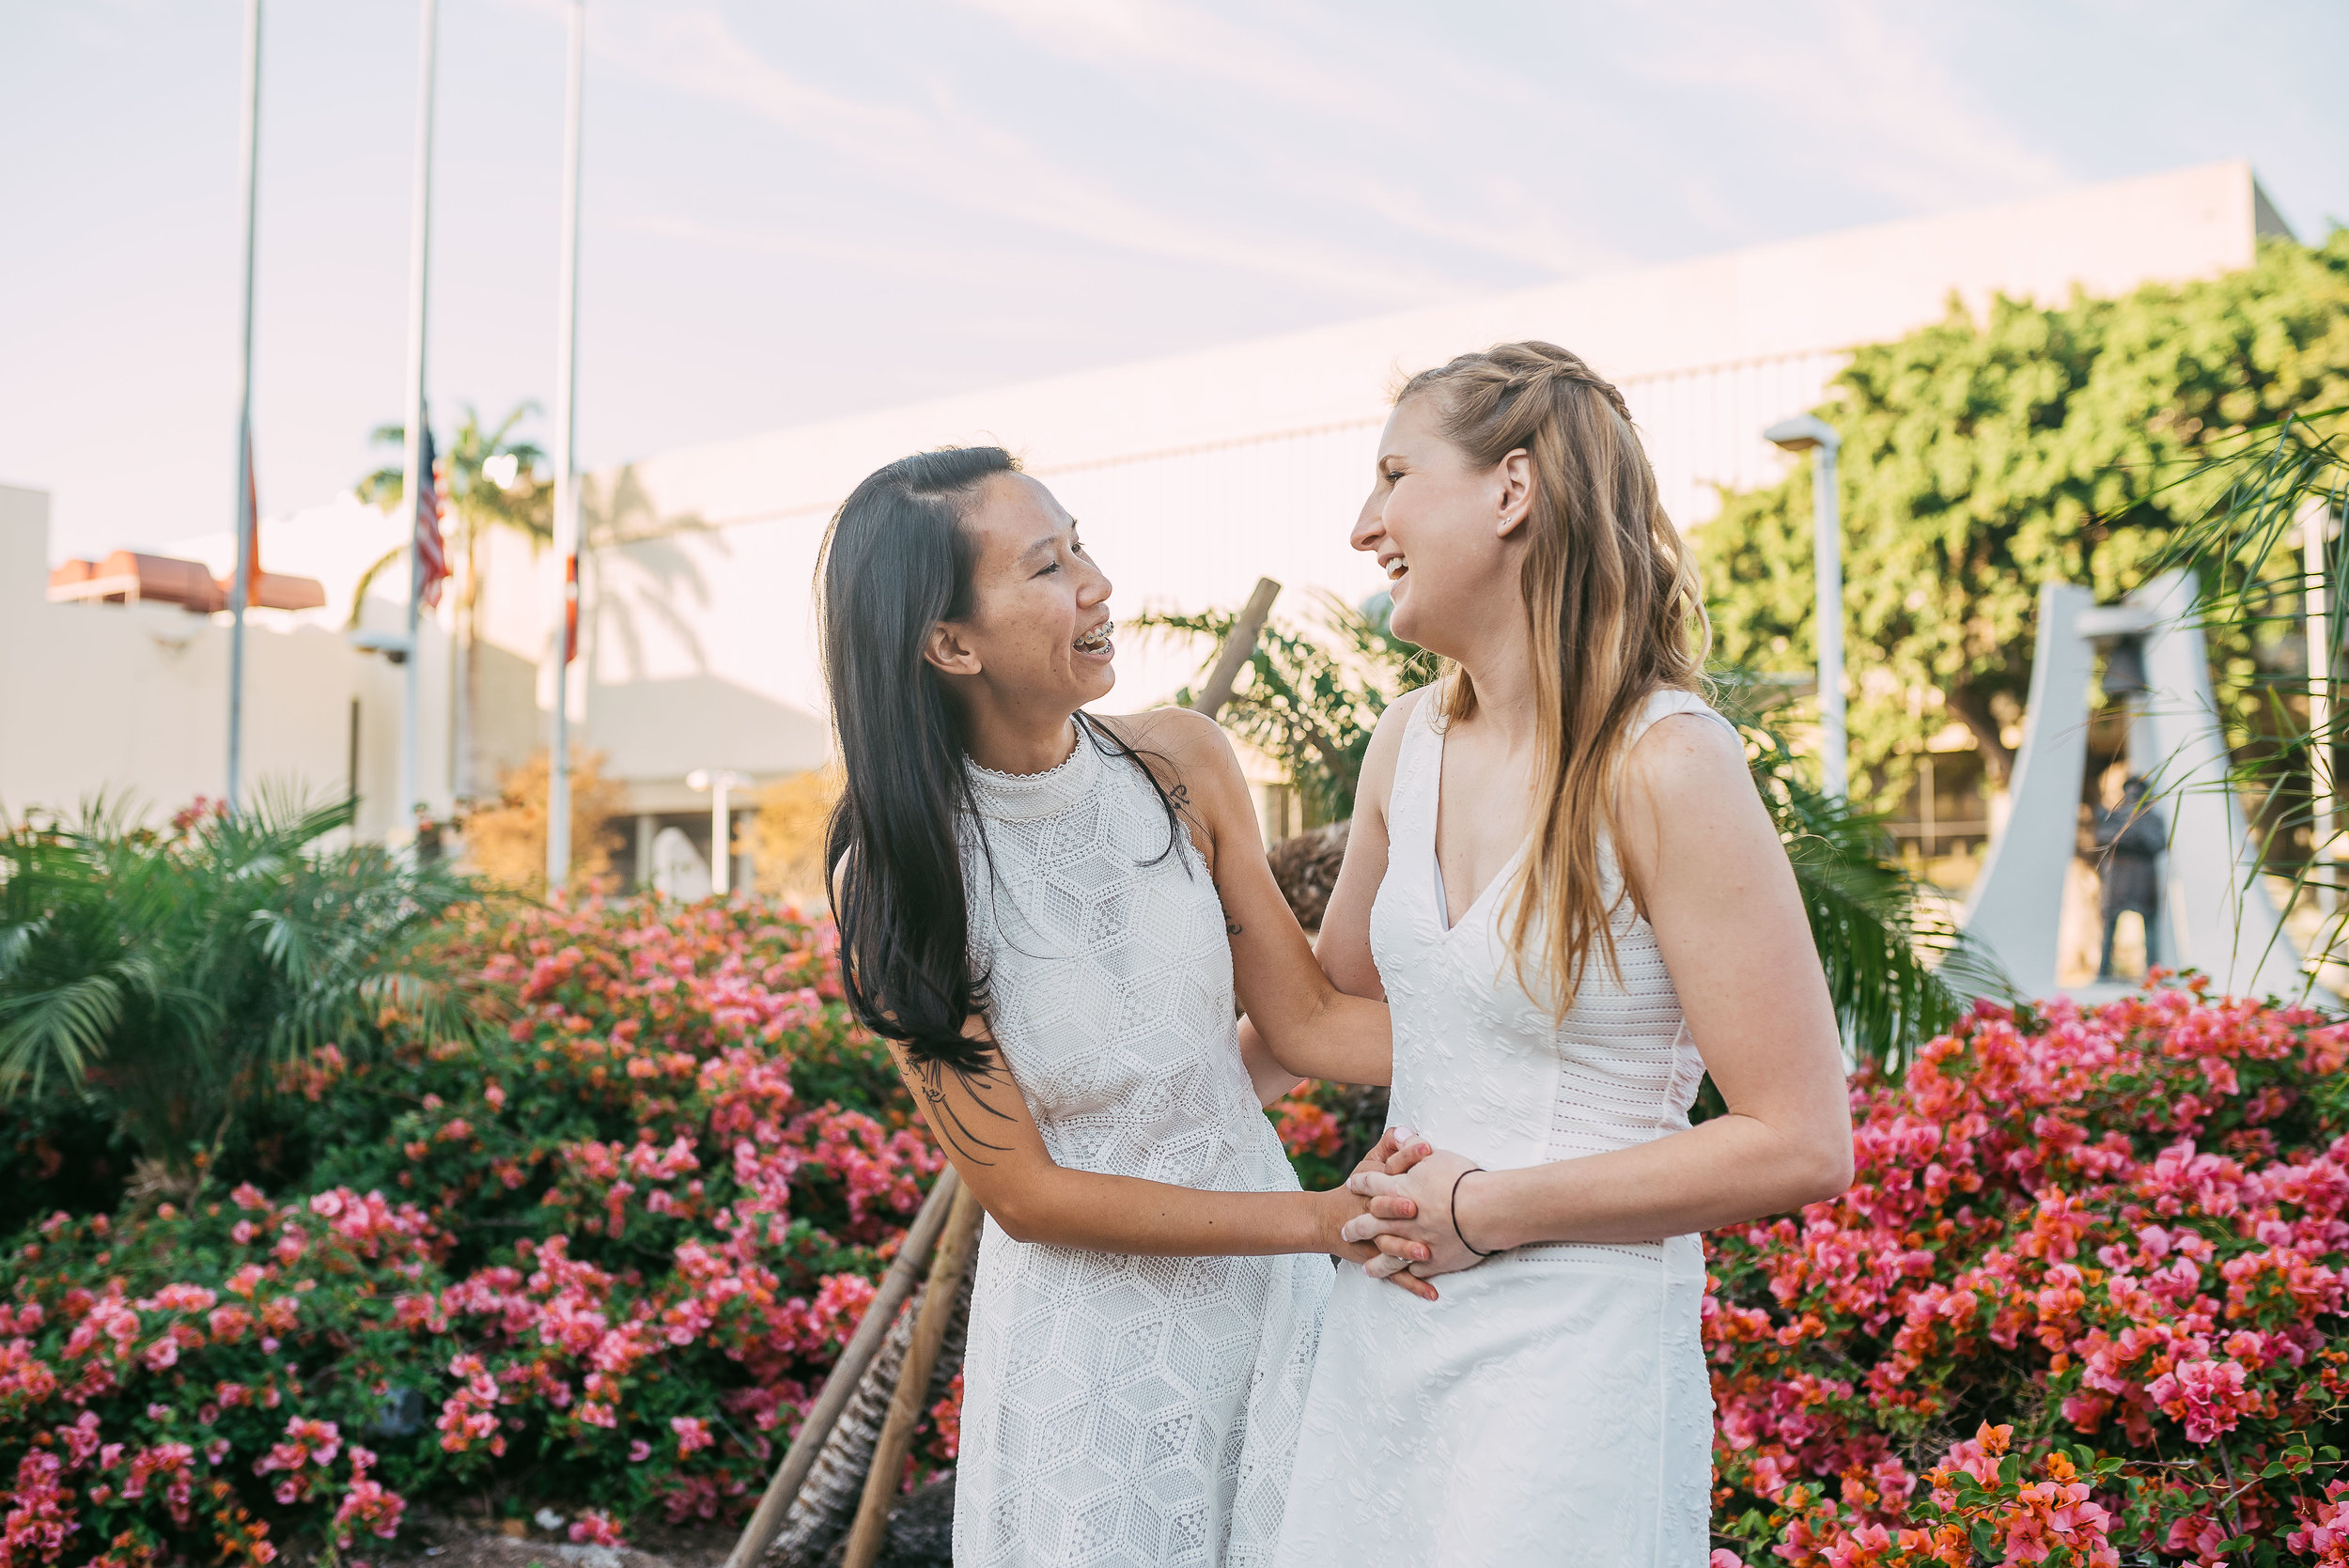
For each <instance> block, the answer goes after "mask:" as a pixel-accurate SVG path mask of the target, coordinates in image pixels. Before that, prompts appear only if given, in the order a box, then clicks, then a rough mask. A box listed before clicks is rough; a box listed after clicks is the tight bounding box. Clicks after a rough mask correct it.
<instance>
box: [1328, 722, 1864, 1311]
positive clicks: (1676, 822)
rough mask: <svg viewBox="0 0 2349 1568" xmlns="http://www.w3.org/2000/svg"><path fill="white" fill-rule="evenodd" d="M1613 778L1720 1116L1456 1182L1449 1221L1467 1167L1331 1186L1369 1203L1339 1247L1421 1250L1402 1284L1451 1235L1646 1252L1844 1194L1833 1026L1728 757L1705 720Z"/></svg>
mask: <svg viewBox="0 0 2349 1568" xmlns="http://www.w3.org/2000/svg"><path fill="white" fill-rule="evenodd" d="M1627 774H1628V776H1627V778H1626V791H1625V793H1626V800H1625V810H1624V812H1623V823H1622V834H1621V852H1622V854H1623V856H1624V860H1625V863H1626V869H1628V870H1629V872H1630V873H1631V876H1632V878H1633V883H1634V885H1635V886H1636V887H1638V888H1639V889H1640V890H1641V894H1642V900H1641V902H1642V905H1643V908H1644V912H1645V914H1646V915H1647V918H1648V921H1649V923H1650V924H1652V925H1653V926H1654V927H1655V931H1656V939H1657V945H1658V947H1659V948H1660V949H1661V950H1662V953H1663V957H1664V962H1665V965H1666V967H1667V968H1668V969H1669V970H1671V972H1672V980H1673V984H1674V986H1676V987H1677V989H1678V991H1679V993H1680V1002H1681V1008H1682V1011H1683V1013H1684V1015H1685V1016H1686V1017H1687V1019H1688V1030H1689V1032H1690V1034H1691V1036H1692V1037H1693V1038H1694V1039H1695V1040H1696V1041H1697V1042H1698V1044H1699V1046H1700V1047H1701V1048H1702V1049H1703V1053H1704V1060H1705V1064H1706V1066H1707V1068H1708V1069H1709V1070H1710V1072H1711V1074H1712V1077H1713V1082H1714V1085H1715V1087H1716V1088H1718V1089H1719V1091H1720V1093H1721V1095H1722V1098H1723V1099H1724V1100H1725V1101H1726V1102H1727V1103H1728V1107H1729V1109H1728V1111H1727V1113H1726V1114H1724V1115H1721V1116H1717V1117H1715V1118H1713V1119H1712V1120H1710V1121H1707V1122H1705V1123H1703V1124H1702V1125H1701V1126H1696V1127H1694V1128H1691V1129H1690V1130H1688V1131H1687V1132H1681V1133H1674V1134H1672V1135H1671V1136H1670V1137H1666V1138H1659V1139H1657V1140H1655V1141H1651V1142H1647V1143H1641V1144H1636V1145H1633V1146H1631V1147H1629V1148H1625V1149H1618V1150H1613V1151H1610V1152H1609V1153H1606V1154H1601V1155H1590V1156H1585V1157H1581V1158H1579V1159H1569V1160H1559V1161H1554V1162H1552V1163H1549V1164H1545V1165H1537V1166H1532V1167H1528V1168H1525V1169H1522V1170H1514V1171H1491V1172H1485V1173H1483V1174H1481V1175H1475V1174H1471V1175H1470V1176H1469V1177H1468V1178H1467V1180H1466V1181H1465V1182H1464V1183H1461V1184H1459V1186H1458V1188H1457V1194H1456V1198H1457V1202H1456V1207H1455V1203H1454V1202H1453V1194H1452V1192H1451V1191H1450V1190H1449V1188H1451V1186H1452V1184H1453V1183H1454V1182H1455V1181H1456V1180H1457V1178H1458V1174H1459V1172H1460V1171H1461V1170H1463V1169H1465V1168H1468V1166H1469V1162H1467V1161H1465V1160H1462V1159H1460V1158H1459V1157H1457V1156H1456V1155H1444V1154H1438V1155H1435V1156H1433V1157H1429V1158H1426V1159H1424V1160H1423V1161H1421V1162H1420V1163H1419V1164H1418V1165H1417V1166H1416V1167H1415V1168H1414V1169H1412V1170H1411V1171H1410V1172H1407V1173H1405V1174H1403V1175H1399V1176H1397V1175H1388V1174H1382V1173H1377V1172H1358V1173H1357V1174H1356V1176H1355V1177H1354V1178H1353V1179H1352V1181H1351V1183H1350V1184H1349V1185H1351V1186H1353V1187H1354V1188H1355V1190H1356V1191H1357V1193H1358V1194H1360V1195H1361V1196H1365V1197H1368V1198H1370V1199H1371V1200H1372V1206H1371V1215H1370V1217H1369V1218H1367V1219H1361V1220H1357V1221H1354V1222H1352V1223H1351V1224H1349V1225H1348V1226H1347V1228H1346V1229H1347V1234H1348V1235H1349V1237H1351V1238H1358V1239H1364V1240H1368V1239H1373V1238H1375V1237H1377V1236H1381V1235H1383V1236H1386V1237H1390V1238H1392V1239H1394V1240H1398V1241H1406V1242H1410V1243H1413V1244H1417V1245H1421V1246H1424V1247H1426V1248H1428V1250H1429V1251H1430V1257H1429V1259H1428V1260H1427V1261H1426V1262H1424V1263H1422V1262H1417V1261H1414V1263H1413V1264H1412V1265H1411V1266H1412V1268H1413V1270H1414V1271H1415V1272H1422V1273H1436V1272H1441V1271H1442V1270H1443V1268H1444V1267H1445V1266H1454V1267H1456V1266H1463V1265H1462V1264H1461V1262H1460V1261H1459V1260H1461V1259H1464V1258H1466V1259H1469V1261H1473V1259H1472V1258H1470V1257H1469V1254H1468V1252H1467V1250H1466V1249H1465V1248H1461V1247H1456V1241H1457V1235H1458V1234H1460V1233H1464V1234H1465V1235H1466V1237H1467V1239H1468V1240H1469V1241H1470V1242H1473V1243H1474V1244H1475V1246H1476V1247H1477V1248H1478V1249H1480V1250H1485V1251H1492V1250H1500V1249H1503V1248H1510V1247H1519V1246H1524V1245H1526V1244H1528V1243H1532V1242H1538V1241H1589V1242H1618V1241H1653V1240H1657V1239H1659V1238H1662V1237H1665V1236H1672V1235H1681V1234H1688V1233H1690V1232H1698V1231H1707V1230H1711V1229H1713V1228H1715V1227H1717V1226H1720V1225H1727V1224H1734V1223H1736V1222H1739V1221H1741V1220H1747V1219H1757V1218H1759V1217H1761V1216H1763V1215H1766V1214H1779V1213H1783V1212H1785V1211H1788V1210H1791V1209H1797V1208H1799V1207H1801V1206H1802V1205H1803V1204H1805V1203H1813V1202H1816V1201H1818V1200H1820V1199H1823V1198H1828V1197H1832V1196H1833V1195H1834V1194H1836V1193H1838V1192H1841V1191H1842V1190H1843V1188H1844V1187H1845V1186H1847V1185H1848V1184H1849V1182H1850V1180H1851V1157H1852V1156H1851V1116H1850V1101H1849V1095H1848V1093H1847V1090H1846V1088H1845V1085H1844V1081H1843V1049H1842V1044H1841V1040H1840V1037H1839V1034H1838V1032H1837V1029H1836V1022H1835V1016H1834V1011H1833V1009H1832V1007H1831V1006H1830V1005H1829V1003H1828V995H1827V984H1826V980H1825V978H1824V977H1823V975H1822V974H1821V972H1820V970H1819V961H1818V955H1817V953H1816V951H1815V950H1814V949H1813V948H1812V942H1811V930H1810V924H1809V922H1808V921H1806V920H1805V919H1804V916H1803V911H1802V905H1801V901H1800V898H1799V897H1798V895H1797V892H1796V889H1795V881H1794V873H1793V870H1792V868H1791V867H1790V866H1789V865H1788V864H1787V862H1786V854H1785V850H1784V847H1783V846H1781V844H1780V843H1779V839H1778V835H1777V833H1776V832H1775V831H1773V829H1772V828H1771V825H1770V821H1769V816H1768V815H1767V813H1766V812H1765V811H1764V809H1763V807H1762V803H1761V800H1759V798H1758V797H1757V796H1756V795H1755V793H1754V790H1753V784H1752V782H1751V779H1750V775H1749V774H1748V773H1747V771H1746V768H1745V759H1744V757H1743V756H1742V755H1741V754H1740V753H1739V752H1738V748H1737V746H1736V743H1735V740H1734V739H1733V738H1732V737H1729V736H1727V735H1726V734H1724V733H1722V732H1721V730H1720V729H1719V726H1717V725H1715V724H1713V723H1712V722H1710V721H1708V720H1704V719H1702V718H1697V717H1678V718H1672V719H1667V720H1665V721H1663V722H1659V723H1658V724H1657V725H1656V726H1655V727H1654V728H1653V729H1652V730H1650V731H1649V733H1648V734H1647V736H1645V737H1642V738H1641V743H1640V745H1639V746H1638V747H1636V748H1634V750H1633V752H1632V754H1631V758H1630V766H1629V768H1628V769H1627ZM1592 962H1593V964H1594V966H1597V965H1599V964H1602V963H1603V962H1604V960H1603V959H1600V958H1596V957H1594V959H1593V960H1592ZM1439 1186H1440V1187H1444V1188H1447V1190H1445V1191H1440V1192H1439V1191H1438V1190H1437V1188H1439ZM1402 1203H1408V1204H1409V1205H1410V1207H1411V1208H1412V1210H1413V1213H1412V1214H1411V1215H1409V1216H1406V1215H1403V1214H1401V1213H1400V1212H1399V1205H1400V1204H1402ZM1390 1204H1392V1205H1396V1208H1395V1209H1390V1207H1389V1206H1388V1205H1390ZM1447 1231H1450V1232H1453V1233H1454V1234H1451V1235H1447V1234H1445V1233H1446V1232H1447ZM1448 1244H1452V1246H1451V1247H1450V1248H1449V1249H1448ZM1377 1266H1393V1265H1392V1264H1388V1265H1377Z"/></svg>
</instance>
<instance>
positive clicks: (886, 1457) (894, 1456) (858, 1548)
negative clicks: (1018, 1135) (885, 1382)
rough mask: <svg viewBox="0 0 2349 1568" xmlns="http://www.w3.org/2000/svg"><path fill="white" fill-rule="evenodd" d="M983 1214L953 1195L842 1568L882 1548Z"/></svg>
mask: <svg viewBox="0 0 2349 1568" xmlns="http://www.w3.org/2000/svg"><path fill="white" fill-rule="evenodd" d="M984 1218H985V1211H983V1210H982V1209H981V1208H980V1207H979V1201H978V1200H977V1199H976V1198H973V1197H972V1196H971V1193H970V1189H969V1188H964V1189H963V1190H961V1191H959V1192H957V1193H956V1194H955V1212H954V1217H953V1218H952V1219H949V1220H948V1221H947V1222H946V1234H945V1237H944V1239H943V1240H941V1241H940V1242H939V1244H938V1261H937V1262H936V1263H934V1264H932V1265H930V1281H929V1287H928V1289H927V1290H926V1291H925V1292H924V1294H923V1296H922V1315H921V1317H920V1318H919V1320H917V1321H916V1322H915V1324H914V1326H913V1343H912V1344H911V1345H910V1346H908V1347H907V1350H906V1364H905V1370H904V1371H903V1372H901V1373H899V1374H897V1396H896V1397H895V1398H894V1399H893V1400H891V1401H890V1402H889V1421H888V1422H887V1424H885V1425H884V1426H882V1428H881V1435H880V1441H879V1442H878V1443H876V1444H875V1445H874V1446H873V1467H872V1468H871V1469H870V1470H868V1471H866V1472H865V1476H864V1498H863V1501H862V1502H860V1503H859V1504H858V1505H857V1511H856V1524H855V1525H854V1526H853V1527H852V1528H851V1529H849V1531H848V1552H847V1554H846V1555H845V1556H844V1557H843V1558H842V1559H841V1568H873V1560H874V1559H875V1558H878V1557H879V1556H880V1549H881V1543H882V1541H883V1540H884V1539H886V1538H887V1536H888V1534H889V1505H890V1504H891V1503H892V1502H894V1501H895V1500H896V1497H897V1472H898V1471H899V1470H901V1469H902V1468H904V1467H905V1462H906V1453H907V1452H908V1451H909V1450H910V1449H911V1448H912V1447H913V1429H914V1428H915V1427H917V1426H919V1425H920V1424H921V1423H922V1416H923V1409H922V1402H923V1399H924V1398H925V1397H926V1395H927V1394H928V1392H929V1387H930V1369H931V1368H932V1367H933V1366H935V1365H937V1364H938V1346H939V1342H940V1341H941V1340H943V1339H944V1338H945V1337H946V1326H947V1325H948V1324H949V1323H951V1322H952V1321H953V1320H954V1315H955V1301H956V1298H957V1296H960V1295H961V1294H962V1276H963V1274H964V1273H965V1272H966V1271H967V1270H968V1269H969V1268H970V1266H971V1258H972V1253H973V1252H975V1251H976V1250H978V1247H977V1243H978V1237H979V1221H980V1220H981V1219H984Z"/></svg>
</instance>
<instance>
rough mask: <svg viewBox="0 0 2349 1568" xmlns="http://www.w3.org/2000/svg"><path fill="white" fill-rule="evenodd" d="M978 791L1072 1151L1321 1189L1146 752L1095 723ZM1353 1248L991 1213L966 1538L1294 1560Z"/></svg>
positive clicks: (976, 1339)
mask: <svg viewBox="0 0 2349 1568" xmlns="http://www.w3.org/2000/svg"><path fill="white" fill-rule="evenodd" d="M971 790H972V802H973V804H974V805H975V806H976V808H977V812H976V815H975V816H974V817H972V818H966V819H965V820H964V822H963V824H962V828H963V885H964V887H965V889H966V891H967V893H968V894H969V898H970V909H971V944H972V952H973V955H974V957H976V958H977V960H978V961H979V963H980V964H981V965H983V966H984V967H985V969H986V970H987V971H988V974H989V976H990V990H991V993H992V998H993V1001H992V1005H991V1006H990V1008H989V1010H988V1022H989V1024H990V1025H991V1026H992V1028H993V1030H994V1033H995V1038H996V1040H997V1042H998V1043H999V1044H1000V1046H1001V1047H1002V1049H1003V1058H1004V1060H1005V1061H1006V1062H1007V1063H1009V1064H1010V1068H1011V1077H1012V1079H1013V1081H1014V1082H1015V1083H1016V1084H1017V1085H1018V1086H1019V1094H1020V1097H1021V1098H1022V1099H1024V1100H1026V1102H1027V1105H1028V1110H1029V1111H1030V1112H1031V1113H1032V1114H1033V1115H1034V1118H1035V1125H1036V1130H1037V1131H1038V1132H1040V1133H1041V1134H1042V1135H1043V1138H1044V1145H1045V1147H1046V1149H1048V1150H1049V1151H1050V1154H1051V1157H1052V1158H1053V1160H1054V1161H1055V1162H1057V1163H1058V1164H1060V1165H1062V1166H1065V1167H1066V1168H1068V1169H1070V1170H1076V1171H1094V1172H1103V1173H1106V1174H1113V1175H1121V1176H1139V1177H1143V1178H1144V1179H1146V1180H1149V1181H1158V1182H1169V1183H1172V1184H1174V1185H1175V1186H1177V1187H1189V1188H1204V1189H1206V1190H1209V1191H1217V1192H1294V1191H1296V1190H1298V1183H1297V1175H1296V1172H1294V1171H1293V1170H1292V1169H1291V1168H1290V1166H1289V1162H1288V1157H1287V1156H1286V1154H1285V1153H1283V1150H1282V1148H1281V1140H1280V1138H1279V1136H1278V1135H1277V1134H1276V1133H1275V1132H1274V1131H1273V1128H1272V1124H1271V1123H1270V1122H1269V1121H1268V1120H1267V1119H1266V1117H1265V1114H1264V1111H1263V1110H1262V1109H1261V1108H1260V1107H1259V1105H1258V1104H1257V1101H1256V1094H1255V1090H1254V1088H1253V1087H1252V1084H1251V1083H1250V1081H1249V1078H1248V1072H1247V1069H1246V1068H1245V1067H1244V1066H1243V1065H1242V1064H1241V1062H1240V1054H1239V1036H1238V1029H1237V1022H1236V1020H1235V1016H1234V1011H1233V1006H1232V953H1231V945H1230V939H1229V937H1228V936H1226V934H1225V932H1224V925H1223V906H1222V903H1221V900H1220V899H1219V898H1218V896H1217V894H1216V891H1215V883H1214V881H1213V880H1212V879H1211V878H1210V877H1209V876H1208V874H1207V867H1206V863H1205V862H1203V861H1202V860H1201V858H1200V856H1199V854H1198V852H1197V850H1196V849H1194V848H1193V847H1192V846H1191V843H1190V837H1189V835H1188V834H1186V833H1183V832H1180V831H1175V830H1174V829H1173V827H1172V824H1170V823H1169V821H1168V820H1167V814H1166V811H1165V808H1164V806H1163V805H1162V804H1161V802H1160V800H1159V795H1158V792H1157V791H1156V790H1155V789H1153V788H1152V787H1151V784H1150V782H1149V780H1148V779H1147V778H1146V777H1145V776H1144V775H1143V771H1142V768H1141V765H1140V764H1139V763H1136V762H1134V761H1132V760H1131V759H1130V758H1128V757H1125V756H1122V755H1117V754H1106V755H1105V754H1104V753H1103V751H1102V749H1101V744H1100V742H1099V741H1098V740H1097V738H1096V737H1094V736H1092V735H1090V734H1084V735H1080V736H1079V737H1078V739H1077V749H1076V751H1075V752H1074V753H1072V754H1071V755H1070V756H1069V758H1068V760H1067V761H1066V762H1065V763H1063V764H1062V765H1061V766H1060V767H1058V768H1053V769H1052V770H1051V771H1050V772H1047V773H1036V774H1026V775H1014V774H1006V773H996V772H990V771H989V770H988V769H986V768H977V767H975V766H974V767H973V768H972V785H971ZM981 1136H984V1129H981ZM1330 1273H1331V1270H1330V1261H1329V1260H1328V1259H1327V1258H1324V1257H1320V1256H1317V1255H1315V1256H1307V1255H1301V1254H1300V1255H1289V1256H1280V1257H1221V1258H1159V1257H1129V1256H1125V1255H1122V1254H1118V1253H1112V1252H1090V1251H1084V1250H1080V1249H1077V1248H1073V1247H1055V1246H1049V1245H1045V1244H1042V1243H1036V1242H1023V1241H1016V1240H1014V1239H1013V1238H1012V1237H1010V1236H1009V1235H1006V1234H1004V1233H1003V1231H1002V1230H1001V1229H1000V1228H998V1227H997V1225H996V1224H995V1222H994V1221H993V1220H992V1219H989V1220H988V1221H987V1224H986V1228H985V1230H984V1232H983V1234H982V1235H981V1239H980V1243H979V1265H978V1274H977V1281H976V1283H975V1285H974V1286H973V1289H972V1298H971V1336H970V1348H969V1351H968V1353H967V1354H966V1356H965V1358H964V1361H963V1404H962V1448H961V1453H960V1456H959V1458H958V1460H957V1466H956V1490H955V1530H954V1557H955V1561H956V1562H957V1563H958V1564H961V1565H962V1568H1077V1565H1079V1564H1083V1565H1086V1568H1160V1565H1165V1568H1175V1565H1181V1568H1239V1565H1259V1564H1270V1563H1272V1562H1273V1561H1275V1559H1274V1557H1273V1556H1272V1545H1273V1543H1274V1541H1275V1540H1277V1539H1278V1537H1279V1535H1280V1530H1281V1513H1282V1508H1283V1502H1284V1501H1285V1499H1286V1498H1287V1496H1288V1480H1289V1462H1290V1459H1291V1457H1292V1456H1293V1455H1294V1454H1295V1452H1296V1444H1297V1422H1298V1419H1299V1416H1300V1415H1301V1414H1302V1412H1303V1409H1304V1404H1305V1388H1306V1385H1307V1383H1308V1381H1309V1380H1310V1379H1311V1377H1312V1374H1313V1356H1314V1342H1315V1336H1316V1335H1317V1334H1318V1333H1319V1332H1320V1327H1321V1310H1322V1306H1323V1304H1324V1303H1325V1302H1326V1301H1327V1300H1328V1299H1329V1295H1330Z"/></svg>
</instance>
